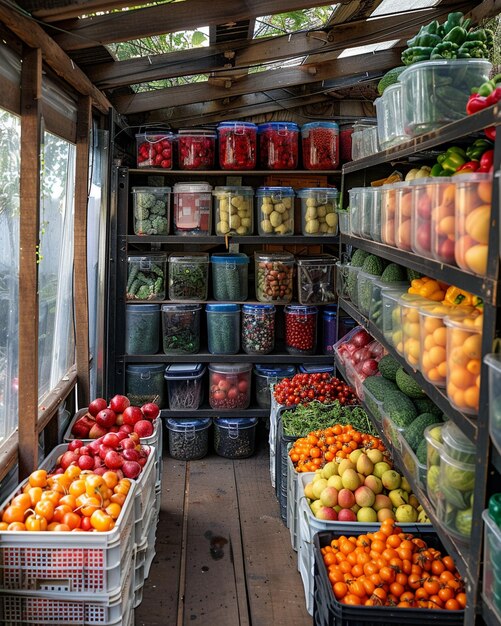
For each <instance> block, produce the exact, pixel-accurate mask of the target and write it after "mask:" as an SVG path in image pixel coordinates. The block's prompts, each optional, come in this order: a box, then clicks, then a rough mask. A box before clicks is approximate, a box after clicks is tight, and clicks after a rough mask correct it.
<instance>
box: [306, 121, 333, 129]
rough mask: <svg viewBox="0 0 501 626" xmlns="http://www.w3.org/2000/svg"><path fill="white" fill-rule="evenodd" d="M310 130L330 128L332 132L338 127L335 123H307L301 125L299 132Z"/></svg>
mask: <svg viewBox="0 0 501 626" xmlns="http://www.w3.org/2000/svg"><path fill="white" fill-rule="evenodd" d="M310 128H331V129H333V130H338V129H339V126H338V125H337V124H336V122H308V124H303V125H302V126H301V130H309V129H310Z"/></svg>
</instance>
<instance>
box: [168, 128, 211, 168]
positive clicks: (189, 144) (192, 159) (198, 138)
mask: <svg viewBox="0 0 501 626" xmlns="http://www.w3.org/2000/svg"><path fill="white" fill-rule="evenodd" d="M216 137H217V135H216V133H215V132H214V131H212V130H205V129H203V128H191V129H189V130H180V131H179V133H178V135H177V154H178V162H179V169H180V170H212V169H214V166H215V163H216Z"/></svg>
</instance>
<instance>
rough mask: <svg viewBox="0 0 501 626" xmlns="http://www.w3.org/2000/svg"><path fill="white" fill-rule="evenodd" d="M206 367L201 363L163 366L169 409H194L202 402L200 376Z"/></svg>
mask: <svg viewBox="0 0 501 626" xmlns="http://www.w3.org/2000/svg"><path fill="white" fill-rule="evenodd" d="M206 369H207V368H206V367H205V365H203V364H202V363H171V364H170V365H167V367H166V368H165V374H164V378H165V380H166V381H167V394H168V396H169V408H170V410H171V411H196V410H197V409H198V407H199V406H200V404H201V403H202V395H203V394H202V391H203V382H202V378H203V375H204V374H205V370H206Z"/></svg>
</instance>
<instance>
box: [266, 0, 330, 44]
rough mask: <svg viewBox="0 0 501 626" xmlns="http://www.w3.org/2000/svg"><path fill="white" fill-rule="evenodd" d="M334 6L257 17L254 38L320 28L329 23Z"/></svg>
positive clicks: (328, 5)
mask: <svg viewBox="0 0 501 626" xmlns="http://www.w3.org/2000/svg"><path fill="white" fill-rule="evenodd" d="M336 6H337V4H327V5H325V6H322V7H314V8H311V9H300V10H297V11H289V12H288V13H278V14H277V15H264V16H262V17H257V18H256V20H255V22H256V24H255V27H254V38H255V39H256V38H259V37H273V36H277V35H287V34H289V33H296V32H299V31H302V30H312V29H315V28H320V27H321V26H323V25H324V24H325V23H326V22H328V21H329V19H330V17H331V15H332V12H333V11H334V9H335V8H336Z"/></svg>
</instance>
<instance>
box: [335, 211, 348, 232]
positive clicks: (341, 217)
mask: <svg viewBox="0 0 501 626" xmlns="http://www.w3.org/2000/svg"><path fill="white" fill-rule="evenodd" d="M336 213H337V221H338V227H339V232H340V233H342V234H343V235H351V224H350V211H349V210H348V211H344V210H341V209H339V208H337V209H336Z"/></svg>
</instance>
